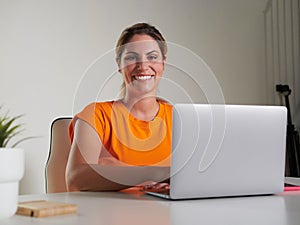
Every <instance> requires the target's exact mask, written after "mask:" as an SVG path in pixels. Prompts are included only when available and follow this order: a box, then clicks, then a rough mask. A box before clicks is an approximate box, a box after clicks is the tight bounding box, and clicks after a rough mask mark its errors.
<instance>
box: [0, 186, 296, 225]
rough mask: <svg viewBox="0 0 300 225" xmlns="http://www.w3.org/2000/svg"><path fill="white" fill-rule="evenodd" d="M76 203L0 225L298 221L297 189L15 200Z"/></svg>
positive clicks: (80, 194)
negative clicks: (70, 210) (188, 196)
mask: <svg viewBox="0 0 300 225" xmlns="http://www.w3.org/2000/svg"><path fill="white" fill-rule="evenodd" d="M41 199H44V200H49V201H61V202H67V203H75V204H77V205H78V213H77V214H70V215H62V216H54V217H48V218H32V217H26V216H19V215H14V216H13V217H11V218H9V219H5V220H0V224H1V225H12V224H13V225H21V224H22V225H27V224H43V225H48V224H49V225H51V224H55V225H59V224H64V225H72V224H78V225H85V224H86V225H94V224H97V225H102V224H103V225H111V224H113V225H119V224H122V225H124V224H130V225H148V224H149V225H150V224H151V225H153V224H159V225H177V224H178V225H182V224H188V225H193V224H197V225H198V224H210V225H212V224H218V225H219V224H230V225H235V224H239V225H240V224H251V225H253V224H256V225H259V224H264V225H267V224H270V225H277V224H278V225H286V224H289V225H291V224H300V191H297V192H285V193H282V194H280V195H274V196H255V197H235V198H217V199H199V200H184V201H168V200H162V199H159V198H156V197H152V196H148V195H144V194H125V193H120V192H74V193H57V194H40V195H23V196H20V197H19V201H32V200H41Z"/></svg>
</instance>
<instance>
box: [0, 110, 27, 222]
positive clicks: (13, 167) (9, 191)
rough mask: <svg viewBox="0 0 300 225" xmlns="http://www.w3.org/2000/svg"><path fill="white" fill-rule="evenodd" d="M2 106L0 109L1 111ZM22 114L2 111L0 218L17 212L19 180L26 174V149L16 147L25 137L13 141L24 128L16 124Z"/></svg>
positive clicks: (0, 128)
mask: <svg viewBox="0 0 300 225" xmlns="http://www.w3.org/2000/svg"><path fill="white" fill-rule="evenodd" d="M1 108H2V107H0V111H1ZM21 116H22V115H20V116H15V117H10V116H8V113H6V114H5V115H4V116H2V115H1V113H0V199H1V200H0V219H3V218H8V217H10V216H12V215H14V214H15V213H16V210H17V205H18V195H19V181H20V180H21V179H22V177H23V175H24V160H25V157H24V150H23V149H21V148H16V146H17V145H18V144H19V143H21V142H22V141H24V140H26V139H28V138H30V137H27V138H23V139H21V140H18V141H16V142H14V143H12V141H13V140H14V139H15V138H16V136H17V135H19V134H20V133H21V132H22V131H23V130H22V129H21V126H22V125H21V124H16V120H18V119H19V118H20V117H21Z"/></svg>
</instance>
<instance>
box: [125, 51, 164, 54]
mask: <svg viewBox="0 0 300 225" xmlns="http://www.w3.org/2000/svg"><path fill="white" fill-rule="evenodd" d="M152 53H159V52H158V51H157V50H152V51H150V52H147V53H146V55H150V54H152ZM128 54H135V55H139V53H137V52H134V51H129V52H126V53H125V55H128Z"/></svg>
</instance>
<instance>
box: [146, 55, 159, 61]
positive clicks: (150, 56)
mask: <svg viewBox="0 0 300 225" xmlns="http://www.w3.org/2000/svg"><path fill="white" fill-rule="evenodd" d="M157 58H158V57H157V55H149V56H148V60H156V59H157Z"/></svg>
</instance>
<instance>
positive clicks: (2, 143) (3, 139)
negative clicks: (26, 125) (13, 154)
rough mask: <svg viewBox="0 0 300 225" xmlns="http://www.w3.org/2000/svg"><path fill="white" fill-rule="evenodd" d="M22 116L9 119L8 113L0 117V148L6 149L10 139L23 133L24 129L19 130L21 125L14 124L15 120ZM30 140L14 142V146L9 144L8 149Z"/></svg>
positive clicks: (23, 139)
mask: <svg viewBox="0 0 300 225" xmlns="http://www.w3.org/2000/svg"><path fill="white" fill-rule="evenodd" d="M1 108H2V107H1V106H0V109H1ZM22 116H23V115H19V116H14V117H10V116H8V113H6V115H5V116H1V115H0V148H5V147H8V144H10V143H11V140H12V138H14V137H15V136H17V135H19V134H20V133H22V132H23V131H24V129H21V127H22V124H15V123H16V120H17V119H19V118H20V117H22ZM30 138H32V137H25V138H22V139H20V140H18V141H16V142H15V143H14V144H11V145H10V147H12V148H14V147H16V146H17V145H18V144H20V143H21V142H23V141H25V140H27V139H30Z"/></svg>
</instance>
